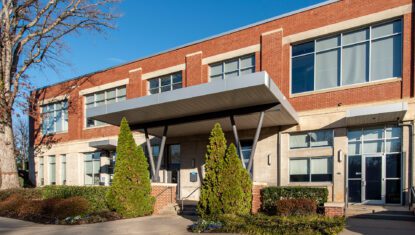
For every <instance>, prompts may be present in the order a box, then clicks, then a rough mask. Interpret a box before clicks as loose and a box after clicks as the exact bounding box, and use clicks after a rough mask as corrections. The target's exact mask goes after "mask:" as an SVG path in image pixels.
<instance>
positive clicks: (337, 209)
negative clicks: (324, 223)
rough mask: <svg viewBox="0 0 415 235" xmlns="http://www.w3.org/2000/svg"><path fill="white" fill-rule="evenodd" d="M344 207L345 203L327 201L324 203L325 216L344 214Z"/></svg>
mask: <svg viewBox="0 0 415 235" xmlns="http://www.w3.org/2000/svg"><path fill="white" fill-rule="evenodd" d="M344 209H345V208H344V203H336V202H326V203H324V216H327V217H336V216H344V215H345V213H344Z"/></svg>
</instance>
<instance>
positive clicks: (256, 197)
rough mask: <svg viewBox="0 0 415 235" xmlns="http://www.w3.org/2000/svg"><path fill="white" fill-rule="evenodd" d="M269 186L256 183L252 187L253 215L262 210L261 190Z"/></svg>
mask: <svg viewBox="0 0 415 235" xmlns="http://www.w3.org/2000/svg"><path fill="white" fill-rule="evenodd" d="M266 186H267V184H266V183H258V182H254V183H253V185H252V208H251V212H252V213H253V214H256V213H258V211H259V210H260V209H261V189H263V188H265V187H266Z"/></svg>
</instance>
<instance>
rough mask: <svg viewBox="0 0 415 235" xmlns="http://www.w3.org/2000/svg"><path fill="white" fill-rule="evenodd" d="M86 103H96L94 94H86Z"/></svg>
mask: <svg viewBox="0 0 415 235" xmlns="http://www.w3.org/2000/svg"><path fill="white" fill-rule="evenodd" d="M85 103H87V104H91V103H94V95H93V94H92V95H88V96H86V97H85Z"/></svg>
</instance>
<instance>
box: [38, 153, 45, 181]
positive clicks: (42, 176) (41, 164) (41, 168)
mask: <svg viewBox="0 0 415 235" xmlns="http://www.w3.org/2000/svg"><path fill="white" fill-rule="evenodd" d="M44 166H45V165H44V162H43V157H39V181H40V185H44V184H45V168H44Z"/></svg>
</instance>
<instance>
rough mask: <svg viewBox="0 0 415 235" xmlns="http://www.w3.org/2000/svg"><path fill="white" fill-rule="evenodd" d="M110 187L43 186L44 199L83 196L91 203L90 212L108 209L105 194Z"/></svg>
mask: <svg viewBox="0 0 415 235" xmlns="http://www.w3.org/2000/svg"><path fill="white" fill-rule="evenodd" d="M107 191H108V187H102V186H100V187H96V186H56V185H52V186H45V187H43V188H42V196H43V198H44V199H65V198H70V197H83V198H85V199H86V200H87V201H88V203H89V212H100V211H108V206H107V201H106V199H105V194H106V193H107Z"/></svg>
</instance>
